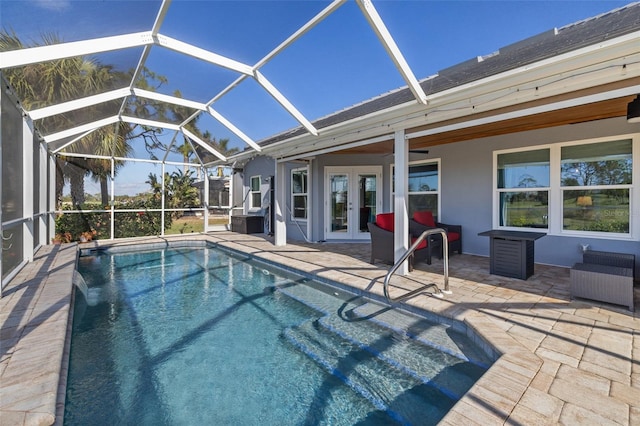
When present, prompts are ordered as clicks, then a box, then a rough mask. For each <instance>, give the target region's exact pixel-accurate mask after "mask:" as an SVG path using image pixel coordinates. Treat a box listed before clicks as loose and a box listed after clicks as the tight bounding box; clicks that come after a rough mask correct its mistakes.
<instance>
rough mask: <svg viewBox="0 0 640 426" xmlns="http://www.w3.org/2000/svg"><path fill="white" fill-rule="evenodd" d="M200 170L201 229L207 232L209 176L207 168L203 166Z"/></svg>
mask: <svg viewBox="0 0 640 426" xmlns="http://www.w3.org/2000/svg"><path fill="white" fill-rule="evenodd" d="M200 170H201V173H202V176H203V179H204V181H203V185H202V191H203V192H204V194H202V195H203V197H202V203H203V207H204V212H203V214H202V219H203V220H204V227H203V228H202V229H204V232H205V233H206V232H208V231H209V203H210V200H209V175H208V174H207V168H206V167H204V166H202V165H201V166H200Z"/></svg>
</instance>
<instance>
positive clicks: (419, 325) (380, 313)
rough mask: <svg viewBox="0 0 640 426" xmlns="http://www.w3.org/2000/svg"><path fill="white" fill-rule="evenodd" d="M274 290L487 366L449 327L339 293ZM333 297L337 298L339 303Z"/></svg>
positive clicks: (486, 360)
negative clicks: (374, 324)
mask: <svg viewBox="0 0 640 426" xmlns="http://www.w3.org/2000/svg"><path fill="white" fill-rule="evenodd" d="M277 290H278V291H280V292H282V293H284V294H286V295H287V296H289V297H291V298H293V299H295V300H297V301H299V302H301V303H304V304H305V305H307V306H310V307H312V308H314V309H316V310H318V311H319V312H322V313H324V314H326V315H334V316H338V317H340V318H342V319H343V320H344V321H345V322H353V323H354V324H357V323H362V322H364V321H362V320H364V319H367V320H369V321H371V322H373V323H376V324H377V325H379V326H381V327H383V328H385V329H388V330H392V331H393V332H395V333H398V334H399V335H405V336H408V337H410V338H413V339H415V340H417V341H419V342H420V343H422V344H424V345H426V346H431V347H434V348H436V349H438V350H440V351H442V352H445V353H447V354H450V355H453V356H455V357H458V358H460V359H462V360H465V361H470V362H471V363H474V364H477V365H479V366H480V367H483V368H485V369H486V368H488V367H489V365H490V364H491V361H490V360H489V358H488V357H487V355H486V354H485V353H484V352H483V351H482V350H480V349H479V348H477V347H476V346H475V345H473V344H472V342H471V340H470V339H469V338H468V337H467V336H465V335H464V334H463V333H461V332H459V331H456V330H454V329H453V328H452V327H451V326H449V325H445V324H440V323H437V322H434V321H429V320H427V319H424V318H420V317H418V316H416V315H412V314H409V313H404V312H401V311H398V310H397V309H391V308H389V307H385V306H383V305H381V304H378V303H375V302H371V301H367V300H365V299H364V298H362V297H357V296H352V295H347V294H346V293H344V292H341V291H336V292H335V293H336V294H330V293H327V292H326V291H323V290H321V289H319V288H315V287H313V286H312V285H308V284H300V285H293V286H286V287H279V288H278V289H277ZM336 296H338V297H340V296H341V297H342V299H343V300H341V299H337V298H336Z"/></svg>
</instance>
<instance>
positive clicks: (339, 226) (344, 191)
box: [329, 174, 351, 234]
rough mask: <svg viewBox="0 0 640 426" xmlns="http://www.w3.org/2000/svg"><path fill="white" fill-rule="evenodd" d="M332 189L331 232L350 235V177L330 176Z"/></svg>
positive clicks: (341, 175)
mask: <svg viewBox="0 0 640 426" xmlns="http://www.w3.org/2000/svg"><path fill="white" fill-rule="evenodd" d="M329 187H330V191H331V193H330V204H331V207H330V217H329V220H330V224H329V226H330V232H331V233H340V234H348V233H349V205H350V204H351V202H350V201H349V175H347V174H331V175H329Z"/></svg>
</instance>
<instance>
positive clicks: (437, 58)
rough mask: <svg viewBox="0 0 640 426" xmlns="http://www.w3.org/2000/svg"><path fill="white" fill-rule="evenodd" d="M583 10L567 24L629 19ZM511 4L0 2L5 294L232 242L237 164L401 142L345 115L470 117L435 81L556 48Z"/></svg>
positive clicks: (0, 217)
mask: <svg viewBox="0 0 640 426" xmlns="http://www.w3.org/2000/svg"><path fill="white" fill-rule="evenodd" d="M587 3H588V2H585V3H584V4H583V3H581V8H582V9H581V10H580V13H579V14H574V15H572V17H571V18H567V19H569V21H567V23H569V22H575V21H576V20H579V19H584V18H588V17H591V16H595V15H597V14H598V13H602V12H605V11H608V10H610V9H612V8H614V7H619V6H623V5H624V4H625V3H624V2H602V3H603V4H600V5H593V4H587ZM498 4H499V5H500V7H501V8H502V9H504V10H502V12H501V13H500V14H496V13H494V12H492V10H495V9H492V8H494V7H495V6H496V4H490V3H484V2H477V3H473V4H472V3H463V2H459V4H458V2H456V3H455V4H453V5H451V4H445V3H443V2H384V1H380V2H375V1H374V2H371V1H368V0H358V1H345V0H337V1H333V2H328V1H313V2H303V1H299V2H277V1H274V2H270V1H266V2H263V1H255V2H253V1H251V2H245V1H240V2H232V1H228V2H227V1H220V2H217V1H215V2H203V1H179V0H174V1H162V2H160V1H118V2H91V1H90V2H86V1H47V2H45V1H3V2H2V3H0V12H1V13H0V16H1V18H0V19H1V23H2V37H1V39H0V67H1V72H2V83H3V91H2V93H1V96H2V151H1V154H0V155H1V156H2V162H1V164H2V165H1V168H2V189H1V191H2V192H1V197H2V208H1V210H0V222H1V224H2V228H1V231H2V240H3V250H2V264H1V265H0V269H1V275H2V282H3V283H4V282H6V281H8V280H10V279H11V277H12V276H13V274H14V273H15V272H16V271H17V270H19V268H20V267H21V266H22V265H24V264H25V263H27V262H28V261H29V260H30V259H31V258H32V257H33V253H34V251H35V250H36V249H37V247H39V246H41V245H45V244H50V243H58V242H70V241H80V242H82V241H87V240H91V239H112V238H122V237H136V236H145V235H165V234H171V233H190V232H202V231H205V232H206V231H211V230H215V229H222V228H225V227H226V226H227V225H228V223H229V217H230V215H231V214H233V212H234V209H237V208H239V207H240V206H239V205H238V203H235V204H234V201H233V197H232V196H231V194H232V193H233V192H234V188H233V184H234V180H233V179H232V175H233V173H234V170H236V169H237V165H238V164H239V163H240V162H242V161H247V159H251V158H254V157H255V156H259V155H267V156H271V157H273V158H276V159H282V158H291V159H293V160H295V159H296V158H295V156H296V155H298V154H299V153H300V152H304V151H309V152H310V151H311V149H312V148H311V147H313V149H316V150H320V149H324V150H327V149H334V147H338V146H343V147H346V148H349V147H352V146H351V145H348V144H349V143H352V142H354V141H355V142H358V141H361V140H365V141H366V143H367V144H373V143H376V142H379V141H384V142H388V137H389V136H388V135H389V134H391V135H393V132H394V131H395V130H396V129H394V127H393V126H394V123H396V122H398V121H399V120H398V119H397V117H395V116H393V114H391V115H390V116H389V117H388V119H387V121H386V122H385V124H384V126H386V127H385V129H384V133H385V136H384V138H382V139H380V140H377V139H376V137H378V136H377V135H379V134H380V131H379V129H377V128H376V129H374V127H375V126H377V127H380V125H378V124H376V125H373V124H371V122H368V121H366V120H363V121H362V123H356V124H352V122H353V121H354V118H360V117H350V116H349V114H348V113H345V114H344V117H343V116H340V115H339V114H337V113H336V111H338V112H340V111H345V112H348V111H353V110H354V106H355V107H357V106H358V105H361V104H362V103H363V100H374V101H375V100H376V99H379V98H380V99H382V96H381V94H386V95H390V96H391V97H393V96H396V95H402V96H403V97H402V99H401V102H400V101H398V104H397V105H402V106H403V108H405V109H404V110H403V111H402V114H404V115H405V118H407V119H410V120H413V122H412V123H414V124H413V126H416V125H417V124H416V123H418V121H416V120H421V119H423V118H424V117H425V116H426V115H427V110H429V114H434V112H436V113H440V114H443V117H445V118H447V119H453V118H456V117H455V116H454V115H452V114H459V115H460V116H463V115H468V114H470V113H471V112H472V111H471V109H472V107H473V108H475V106H472V105H470V103H469V100H466V99H462V98H461V97H460V96H457V95H456V96H452V101H451V102H452V103H451V104H450V105H449V106H447V108H444V107H443V106H441V105H442V104H438V101H437V99H433V98H432V97H431V94H430V93H429V94H428V93H427V91H425V87H428V86H429V82H430V81H432V77H433V76H435V75H437V74H438V71H439V70H442V69H445V68H447V67H452V66H453V65H455V64H458V63H464V61H467V60H468V59H469V58H472V59H473V61H476V62H482V61H484V60H486V59H488V58H491V57H493V56H495V55H496V52H497V50H498V49H499V48H500V47H502V46H508V45H510V44H512V43H516V42H518V41H519V40H521V39H523V38H525V37H529V36H531V34H536V33H538V32H541V31H546V30H549V26H548V24H547V23H545V22H543V21H542V20H540V21H539V22H537V21H536V20H535V19H532V16H531V15H527V14H526V9H527V8H529V7H532V5H531V4H529V3H527V4H518V3H516V2H506V3H505V2H501V3H498ZM558 7H559V8H561V9H563V10H562V11H561V10H560V9H558V12H563V13H568V11H569V10H571V9H576V8H575V7H573V6H572V5H570V4H562V5H561V6H558ZM542 10H543V9H538V13H540V14H541V15H542V14H543V13H542V12H541V11H542ZM518 14H522V18H523V23H522V25H520V26H521V27H522V28H521V29H519V28H518V25H515V26H513V25H512V26H511V27H510V28H511V29H510V31H508V32H507V31H495V29H496V27H497V26H498V27H499V26H501V25H505V24H506V21H500V19H505V18H504V17H505V16H509V17H510V18H509V19H510V20H512V18H513V17H514V16H517V15H518ZM494 15H495V17H496V19H493V18H494ZM498 15H499V17H498ZM476 16H482V17H483V18H484V19H473V18H474V17H476ZM524 17H526V18H527V19H524ZM463 19H464V20H467V21H468V20H469V19H471V20H473V21H474V22H475V24H474V26H473V28H471V27H469V26H465V25H461V22H462V20H463ZM525 21H526V22H527V23H528V24H527V25H524V22H525ZM531 22H533V23H535V24H536V25H538V26H537V27H535V26H534V27H531V26H530V25H529V24H530V23H531ZM477 34H485V35H486V34H491V37H490V38H489V39H488V40H490V41H489V42H487V43H486V44H485V45H483V47H482V50H481V51H478V48H477V46H475V45H474V44H473V43H469V40H470V39H472V38H474V37H476V35H477ZM596 71H597V72H600V70H599V69H595V71H594V73H595V72H596ZM628 72H631V73H634V72H636V71H635V68H634V69H631V68H629V69H628ZM442 75H444V73H443V74H442ZM570 77H571V78H574V79H576V80H577V79H578V78H579V75H578V74H576V75H572V76H570ZM564 79H565V77H562V79H560V80H558V81H565V80H564ZM399 88H404V89H403V90H400V89H399ZM517 90H519V89H514V93H515V92H517ZM536 90H537V88H536ZM505 93H506V92H505ZM622 95H626V96H628V95H629V93H626V92H625V93H623V94H622ZM509 96H515V95H514V94H513V93H511V94H509ZM612 96H613V95H612ZM617 96H621V95H617ZM480 98H481V97H480V95H478V99H480ZM493 98H495V99H493ZM506 99H507V97H506V95H505V94H503V93H498V94H496V95H486V94H485V95H483V97H482V99H480V103H479V105H487V107H486V108H487V109H488V108H489V104H491V103H492V102H494V103H495V101H496V100H499V101H500V102H503V101H504V102H506ZM434 101H435V102H434ZM454 101H455V102H454ZM585 102H586V101H585ZM496 105H497V104H496ZM500 105H502V104H500ZM504 105H506V103H505V104H504ZM391 106H394V105H391ZM386 107H388V105H387V106H386ZM386 107H385V106H383V107H380V108H379V110H374V111H369V112H368V114H369V115H372V116H375V115H376V114H378V113H379V112H380V111H382V110H383V109H384V108H386ZM490 107H491V108H495V105H494V104H491V106H490ZM356 109H357V108H356ZM407 112H408V113H410V114H411V115H407ZM338 116H340V117H341V118H340V120H341V121H340V123H337V122H335V120H334V121H332V120H327V119H323V118H326V117H338ZM432 116H433V115H432ZM435 116H437V115H435ZM430 117H431V116H430ZM403 119H404V118H403ZM437 120H440V118H438V119H437ZM337 124H340V126H337ZM405 127H407V126H406V125H405ZM372 129H373V130H372ZM376 132H377V133H376ZM427 133H428V131H427ZM371 135H373V136H371ZM390 152H391V151H390ZM283 187H284V186H283ZM243 195H244V196H245V199H246V197H247V196H249V195H250V191H249V190H248V189H247V190H246V191H245V193H244V194H243ZM242 201H243V200H241V201H240V203H241V202H242Z"/></svg>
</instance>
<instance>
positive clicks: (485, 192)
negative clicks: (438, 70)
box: [429, 118, 640, 266]
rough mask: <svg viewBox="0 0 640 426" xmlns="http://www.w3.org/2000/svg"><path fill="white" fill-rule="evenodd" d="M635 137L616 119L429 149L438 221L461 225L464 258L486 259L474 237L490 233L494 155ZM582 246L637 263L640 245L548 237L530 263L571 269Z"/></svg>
mask: <svg viewBox="0 0 640 426" xmlns="http://www.w3.org/2000/svg"><path fill="white" fill-rule="evenodd" d="M638 132H640V125H638V124H635V125H634V124H628V123H627V122H626V120H625V119H624V118H616V119H610V120H601V121H594V122H589V123H582V124H574V125H569V126H561V127H555V128H547V129H542V130H534V131H529V132H522V133H517V134H509V135H502V136H496V137H489V138H484V139H477V140H472V141H466V142H460V143H454V144H448V145H439V146H434V147H431V148H429V149H430V154H429V156H430V157H431V156H433V157H438V158H441V161H442V162H441V177H442V191H441V203H442V204H441V212H442V219H441V220H442V221H443V222H445V223H451V224H462V226H463V228H462V229H463V251H464V252H465V253H469V254H476V255H481V256H488V255H489V239H488V238H487V237H479V236H478V233H479V232H483V231H486V230H489V229H492V217H493V206H492V202H493V201H492V200H493V191H494V188H493V185H494V184H493V173H494V170H493V152H494V151H496V150H503V149H510V148H519V147H532V146H536V145H544V144H550V143H560V142H571V141H580V140H586V139H595V138H600V137H610V136H616V135H624V134H630V133H638ZM635 148H636V149H637V146H636V147H635ZM636 158H637V155H636ZM638 167H640V164H637V163H636V164H634V168H635V170H636V171H637V169H638ZM636 176H637V172H636ZM634 191H635V193H634V194H632V200H633V196H635V197H636V198H637V197H639V196H640V188H639V187H638V182H635V188H634ZM632 202H633V201H632ZM639 214H640V212H638V211H632V218H631V221H632V223H631V225H632V226H634V225H635V227H636V228H637V227H638V226H640V218H639ZM581 244H589V245H590V248H591V249H593V250H605V251H615V252H625V253H634V254H635V255H636V258H637V259H639V260H640V242H639V241H638V239H637V234H636V239H634V240H633V241H630V240H613V239H606V238H593V237H582V236H580V237H578V236H565V235H563V236H558V235H548V236H545V237H544V238H541V239H539V240H537V241H536V243H535V261H536V262H538V263H545V264H550V265H559V266H571V265H573V264H574V263H575V262H578V261H580V259H581V256H582V254H581V247H580V245H581Z"/></svg>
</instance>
